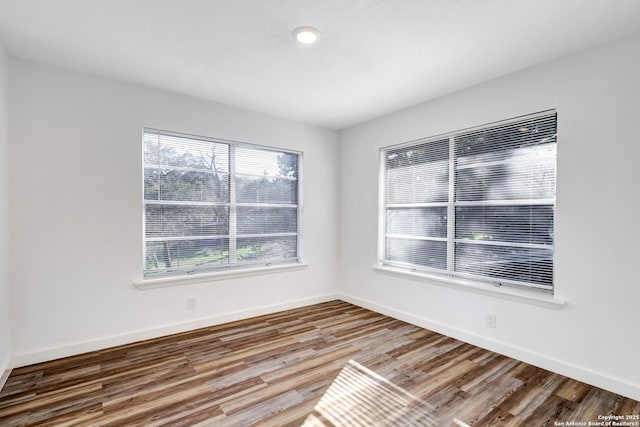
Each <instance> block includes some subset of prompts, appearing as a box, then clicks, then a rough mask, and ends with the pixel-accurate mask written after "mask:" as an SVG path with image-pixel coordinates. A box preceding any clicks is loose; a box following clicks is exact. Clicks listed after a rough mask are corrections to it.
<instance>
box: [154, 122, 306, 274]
mask: <svg viewBox="0 0 640 427" xmlns="http://www.w3.org/2000/svg"><path fill="white" fill-rule="evenodd" d="M143 145H144V184H143V185H144V276H145V277H153V276H160V275H179V274H192V273H198V272H206V271H210V270H214V269H221V268H236V267H242V266H256V265H269V264H274V263H288V262H296V261H299V258H300V232H299V228H300V221H299V214H300V202H299V185H300V179H299V178H300V177H299V163H300V154H299V153H295V152H288V151H282V150H275V149H270V148H265V147H259V146H252V145H248V144H240V143H235V142H229V141H221V140H215V139H211V138H205V137H196V136H191V135H183V134H177V133H172V132H166V131H160V130H156V129H144V132H143Z"/></svg>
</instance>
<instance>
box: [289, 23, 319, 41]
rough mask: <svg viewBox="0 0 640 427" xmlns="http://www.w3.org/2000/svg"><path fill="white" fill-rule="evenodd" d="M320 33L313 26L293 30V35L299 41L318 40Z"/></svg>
mask: <svg viewBox="0 0 640 427" xmlns="http://www.w3.org/2000/svg"><path fill="white" fill-rule="evenodd" d="M319 35H320V33H319V32H318V30H316V29H315V28H313V27H298V28H296V29H295V30H293V36H294V37H295V38H296V40H298V41H299V42H300V43H304V44H312V43H315V42H316V40H318V36H319Z"/></svg>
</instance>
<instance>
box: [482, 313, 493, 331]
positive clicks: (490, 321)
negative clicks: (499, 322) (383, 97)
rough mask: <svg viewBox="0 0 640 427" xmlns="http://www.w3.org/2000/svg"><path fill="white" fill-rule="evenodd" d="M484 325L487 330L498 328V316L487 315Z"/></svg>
mask: <svg viewBox="0 0 640 427" xmlns="http://www.w3.org/2000/svg"><path fill="white" fill-rule="evenodd" d="M484 324H485V325H486V326H487V328H495V327H496V315H495V314H494V313H487V314H486V315H485V318H484Z"/></svg>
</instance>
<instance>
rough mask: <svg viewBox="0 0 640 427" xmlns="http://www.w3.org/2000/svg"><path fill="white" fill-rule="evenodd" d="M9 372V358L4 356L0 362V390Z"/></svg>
mask: <svg viewBox="0 0 640 427" xmlns="http://www.w3.org/2000/svg"><path fill="white" fill-rule="evenodd" d="M9 374H11V360H10V359H9V358H6V359H5V360H3V361H2V362H0V390H2V387H4V384H5V383H6V382H7V378H9Z"/></svg>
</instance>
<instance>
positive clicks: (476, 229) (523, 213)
mask: <svg viewBox="0 0 640 427" xmlns="http://www.w3.org/2000/svg"><path fill="white" fill-rule="evenodd" d="M456 239H469V240H484V241H494V242H514V243H535V244H544V245H552V244H553V206H464V207H457V208H456Z"/></svg>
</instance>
